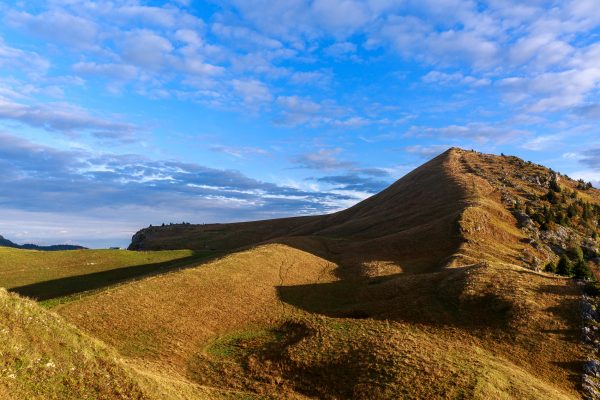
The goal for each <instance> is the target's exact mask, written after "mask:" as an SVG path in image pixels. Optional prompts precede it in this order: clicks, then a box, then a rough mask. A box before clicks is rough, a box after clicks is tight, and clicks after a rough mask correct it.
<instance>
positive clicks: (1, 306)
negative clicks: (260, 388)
mask: <svg viewBox="0 0 600 400" xmlns="http://www.w3.org/2000/svg"><path fill="white" fill-rule="evenodd" d="M242 398H245V399H252V398H254V397H253V396H252V395H251V394H250V393H243V392H240V391H235V390H220V389H215V388H209V387H203V386H201V385H198V384H195V383H193V382H189V381H187V380H184V379H180V378H179V379H178V378H177V376H173V375H171V374H167V373H164V371H161V370H159V371H156V370H148V369H146V368H145V367H144V366H142V365H133V364H132V363H131V362H128V361H127V360H124V359H123V357H122V356H121V355H119V354H118V353H117V352H116V351H114V350H113V349H111V348H109V347H108V346H106V345H105V344H104V343H102V342H100V341H99V340H97V339H94V338H92V337H90V336H88V335H86V334H84V333H82V332H81V331H80V330H79V329H77V328H76V327H74V326H73V325H71V324H69V323H67V322H66V321H65V320H64V319H62V318H61V317H60V316H58V315H57V314H55V313H53V312H50V311H48V310H46V309H43V308H42V307H40V306H39V305H38V304H36V303H35V302H33V301H31V300H27V299H24V298H21V297H19V296H18V295H16V294H12V293H8V292H7V291H6V290H5V289H0V399H3V400H5V399H6V400H10V399H15V400H21V399H26V400H84V399H85V400H88V399H89V400H95V399H102V400H117V399H122V400H132V399H134V400H142V399H148V400H165V399H173V400H212V399H217V400H218V399H242Z"/></svg>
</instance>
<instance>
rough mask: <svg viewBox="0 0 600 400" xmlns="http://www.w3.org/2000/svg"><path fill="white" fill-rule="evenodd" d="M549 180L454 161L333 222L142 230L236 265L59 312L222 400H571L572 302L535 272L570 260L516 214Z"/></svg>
mask: <svg viewBox="0 0 600 400" xmlns="http://www.w3.org/2000/svg"><path fill="white" fill-rule="evenodd" d="M552 176H553V175H552V172H551V171H549V170H547V169H544V168H542V167H540V166H534V165H529V164H527V163H523V162H522V161H516V160H515V159H513V158H509V157H498V156H489V155H482V154H479V153H474V152H467V151H462V150H459V149H452V150H450V151H448V152H446V153H444V154H442V155H440V156H439V157H437V158H435V159H433V160H432V161H430V162H429V163H427V164H425V165H424V166H422V167H420V168H418V169H417V170H415V171H413V172H412V173H410V174H408V175H407V176H406V177H404V178H402V179H401V180H399V181H398V182H396V183H395V184H394V185H392V186H391V187H390V188H388V189H387V190H385V191H383V192H382V193H380V194H378V195H376V196H373V197H371V198H370V199H367V200H365V201H364V202H361V203H359V204H357V205H356V206H354V207H352V208H350V209H348V210H345V211H342V212H339V213H336V214H332V215H327V216H316V217H302V218H291V219H282V220H270V221H258V222H249V223H240V224H223V225H218V224H217V225H203V226H193V225H192V226H190V225H175V226H168V227H157V228H150V229H145V230H142V231H140V232H139V233H138V234H136V236H135V237H134V241H133V243H132V246H131V248H134V249H142V248H143V249H168V248H193V249H202V250H205V251H213V250H214V251H217V250H219V251H234V250H235V249H240V250H239V251H237V252H234V253H233V254H231V255H229V256H226V257H224V258H221V259H219V260H215V261H211V262H208V263H205V264H203V265H199V266H198V267H197V268H192V269H187V270H185V271H178V272H173V273H169V274H165V275H161V276H156V277H152V278H148V279H144V280H140V281H137V282H131V283H126V284H123V285H121V286H118V287H114V288H112V289H110V290H106V291H103V292H99V293H96V294H93V295H90V296H87V297H85V298H82V299H80V300H76V301H72V302H70V303H67V304H63V305H60V306H58V307H57V308H56V311H57V312H59V313H60V314H61V315H63V316H64V317H65V318H66V319H68V320H69V321H72V322H74V323H75V324H76V325H77V326H80V327H81V328H82V329H84V330H85V331H86V332H88V333H90V334H92V335H94V336H96V337H99V338H101V339H102V340H104V341H106V342H107V343H109V344H111V345H112V346H114V347H115V348H116V349H118V351H119V352H120V353H121V354H122V355H123V356H126V357H128V359H130V361H131V362H132V363H133V364H134V365H143V366H144V368H146V369H149V370H155V371H168V373H169V374H171V375H172V376H177V377H178V379H181V380H182V381H185V382H188V383H190V384H201V385H204V386H208V387H214V388H218V389H220V390H234V391H240V392H245V393H256V394H258V395H267V396H273V397H277V398H328V399H334V398H349V397H351V398H365V399H366V398H369V399H373V398H375V399H386V398H415V399H416V398H480V399H489V398H518V399H540V398H544V399H562V398H564V399H567V398H570V399H574V398H578V397H579V394H578V391H579V388H580V385H579V382H580V374H581V371H582V368H583V362H584V361H585V348H584V346H583V345H581V344H580V334H579V332H580V316H579V296H580V289H579V288H578V287H577V286H576V285H574V284H573V282H572V281H571V280H570V279H568V278H564V277H560V276H557V275H554V274H547V273H544V272H539V269H540V265H543V262H545V261H546V259H551V258H553V257H557V256H558V255H559V254H560V253H561V252H567V251H568V250H569V249H568V248H566V247H564V248H563V247H560V246H558V245H556V243H551V240H553V233H552V232H553V231H552V229H558V228H557V227H553V226H544V229H542V227H541V226H538V225H535V224H534V225H533V226H531V225H530V224H529V225H528V226H529V228H527V229H525V228H524V227H523V226H522V223H521V222H520V220H519V218H520V216H521V214H520V206H518V204H516V203H517V200H518V202H520V203H521V204H522V205H525V204H527V206H528V207H530V208H531V209H532V210H533V209H536V210H537V209H541V207H543V206H544V205H545V200H544V199H543V198H542V197H543V196H544V195H545V192H546V191H548V187H549V186H550V185H551V182H552V181H553V178H552ZM535 178H537V179H535ZM560 181H561V185H563V186H565V188H566V187H568V188H569V189H568V190H573V191H576V192H577V193H578V195H577V196H579V197H578V198H580V199H583V198H585V199H586V200H585V201H586V202H590V203H594V204H596V203H595V202H596V201H597V199H598V198H599V197H598V192H597V191H596V190H594V189H589V188H588V189H585V190H579V189H577V183H574V182H572V181H571V180H569V179H567V178H566V177H561V178H560ZM528 202H529V203H528ZM530 211H531V210H530ZM580 222H581V221H579V219H578V217H574V218H572V219H571V220H570V222H569V223H568V224H567V223H566V222H565V226H562V225H561V226H562V227H563V228H564V229H565V230H569V231H570V232H571V231H572V232H573V235H572V242H573V243H569V244H568V246H571V245H573V244H574V243H575V242H577V240H580V241H581V243H583V242H585V241H587V237H586V238H584V234H585V236H589V235H590V233H591V230H593V229H597V221H596V223H595V224H594V223H593V222H591V220H590V221H588V222H586V223H585V224H583V223H580ZM536 224H537V223H536ZM567 225H568V226H567ZM536 230H537V233H538V235H537V237H536V238H535V237H534V238H532V236H535V232H536ZM578 235H579V236H578ZM578 238H579V239H578ZM577 243H579V242H577ZM586 243H587V242H586ZM587 244H589V245H590V246H591V247H590V246H588V247H590V249H593V243H587ZM587 244H586V245H587ZM565 246H567V244H566V243H565ZM591 251H592V250H590V254H589V256H586V257H587V258H588V260H591V259H592V256H591ZM527 254H533V255H534V257H535V258H533V257H530V258H527V257H525V256H524V255H527ZM544 257H545V258H544ZM590 262H591V261H590Z"/></svg>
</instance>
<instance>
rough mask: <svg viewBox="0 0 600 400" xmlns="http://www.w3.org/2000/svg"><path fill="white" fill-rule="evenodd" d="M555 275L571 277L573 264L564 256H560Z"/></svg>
mask: <svg viewBox="0 0 600 400" xmlns="http://www.w3.org/2000/svg"><path fill="white" fill-rule="evenodd" d="M556 273H557V274H559V275H563V276H571V275H572V274H573V264H572V263H571V260H569V257H567V255H566V254H563V255H562V256H560V260H559V261H558V265H557V266H556Z"/></svg>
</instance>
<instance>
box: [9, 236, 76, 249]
mask: <svg viewBox="0 0 600 400" xmlns="http://www.w3.org/2000/svg"><path fill="white" fill-rule="evenodd" d="M0 247H12V248H15V249H24V250H40V251H61V250H83V249H86V247H83V246H76V245H70V244H54V245H51V246H38V245H36V244H31V243H25V244H23V245H19V244H16V243H15V242H12V241H10V240H8V239H6V238H5V237H4V236H2V235H0Z"/></svg>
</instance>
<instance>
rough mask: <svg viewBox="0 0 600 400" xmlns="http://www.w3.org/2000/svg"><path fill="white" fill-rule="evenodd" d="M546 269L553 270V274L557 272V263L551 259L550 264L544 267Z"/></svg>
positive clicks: (547, 270)
mask: <svg viewBox="0 0 600 400" xmlns="http://www.w3.org/2000/svg"><path fill="white" fill-rule="evenodd" d="M544 271H546V272H551V273H553V274H555V273H556V264H554V263H553V262H552V261H550V262H549V263H548V264H546V266H545V267H544Z"/></svg>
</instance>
